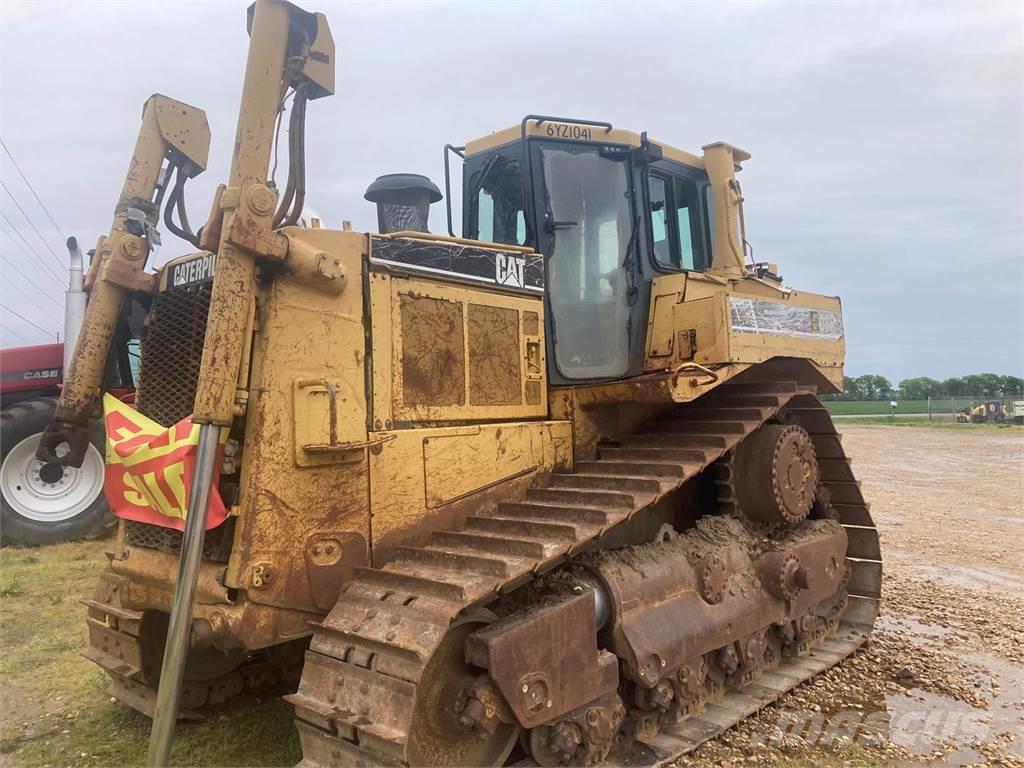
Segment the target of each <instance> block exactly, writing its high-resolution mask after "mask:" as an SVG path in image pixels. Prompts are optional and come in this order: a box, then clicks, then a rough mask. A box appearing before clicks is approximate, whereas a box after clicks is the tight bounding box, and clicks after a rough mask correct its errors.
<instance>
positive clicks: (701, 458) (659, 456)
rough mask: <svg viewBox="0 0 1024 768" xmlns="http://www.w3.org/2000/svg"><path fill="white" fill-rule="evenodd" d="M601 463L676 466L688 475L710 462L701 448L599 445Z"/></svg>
mask: <svg viewBox="0 0 1024 768" xmlns="http://www.w3.org/2000/svg"><path fill="white" fill-rule="evenodd" d="M597 452H598V454H600V457H601V461H635V462H640V463H645V464H647V463H650V464H656V463H662V462H664V463H666V464H675V465H677V466H682V467H684V468H685V471H686V473H687V474H689V472H690V471H692V470H691V469H690V468H691V467H693V466H697V467H703V466H704V465H705V464H707V462H708V456H707V452H706V451H702V450H700V449H699V448H650V447H643V446H640V445H630V446H617V445H599V446H598V447H597Z"/></svg>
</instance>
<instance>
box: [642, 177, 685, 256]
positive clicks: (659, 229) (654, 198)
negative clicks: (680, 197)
mask: <svg viewBox="0 0 1024 768" xmlns="http://www.w3.org/2000/svg"><path fill="white" fill-rule="evenodd" d="M648 190H649V192H650V200H651V210H650V211H649V215H650V219H651V235H652V239H653V240H654V258H655V260H656V261H657V262H658V266H660V267H664V268H665V269H678V268H679V261H678V259H675V258H673V257H674V255H675V254H674V253H673V251H674V250H675V249H674V248H673V247H672V234H671V228H670V224H669V219H668V208H669V201H668V185H667V184H666V183H665V179H663V178H661V177H660V176H654V175H652V176H651V177H650V182H649V184H648Z"/></svg>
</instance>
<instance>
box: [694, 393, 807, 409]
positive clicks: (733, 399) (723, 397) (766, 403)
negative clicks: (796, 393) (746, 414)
mask: <svg viewBox="0 0 1024 768" xmlns="http://www.w3.org/2000/svg"><path fill="white" fill-rule="evenodd" d="M789 397H790V396H789V395H788V394H785V395H772V394H748V393H745V392H723V391H720V390H715V391H713V392H711V394H709V395H707V399H708V405H716V406H731V407H734V408H779V407H780V406H781V405H782V404H783V403H785V402H786V401H787V400H788V399H789Z"/></svg>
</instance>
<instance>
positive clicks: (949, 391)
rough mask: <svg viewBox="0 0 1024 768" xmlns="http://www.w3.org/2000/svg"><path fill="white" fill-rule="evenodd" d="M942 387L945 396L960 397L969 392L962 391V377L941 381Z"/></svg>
mask: <svg viewBox="0 0 1024 768" xmlns="http://www.w3.org/2000/svg"><path fill="white" fill-rule="evenodd" d="M942 389H943V390H944V391H945V393H946V396H947V397H962V396H963V395H966V394H971V393H968V392H966V391H964V390H965V388H964V380H963V379H957V378H952V379H946V380H945V381H943V382H942Z"/></svg>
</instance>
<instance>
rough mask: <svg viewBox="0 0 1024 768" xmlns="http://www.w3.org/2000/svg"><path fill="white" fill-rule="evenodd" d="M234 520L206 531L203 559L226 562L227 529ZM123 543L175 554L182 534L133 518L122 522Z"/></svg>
mask: <svg viewBox="0 0 1024 768" xmlns="http://www.w3.org/2000/svg"><path fill="white" fill-rule="evenodd" d="M233 522H234V520H229V521H228V522H227V523H225V524H224V525H221V526H218V527H217V528H214V529H213V530H210V531H207V532H206V536H205V538H204V539H203V559H204V560H211V561H213V562H216V563H226V562H227V561H228V557H229V555H230V554H231V539H232V537H231V535H230V533H229V532H228V529H229V528H230V529H233V528H234V526H233V525H231V523H233ZM124 535H125V543H126V544H127V545H128V546H130V547H145V548H146V549H157V550H159V551H161V552H171V553H173V554H175V555H177V554H179V553H180V552H181V542H182V538H183V534H182V532H181V531H176V530H174V529H173V528H163V527H161V526H159V525H147V524H146V523H137V522H135V521H134V520H125V522H124Z"/></svg>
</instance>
